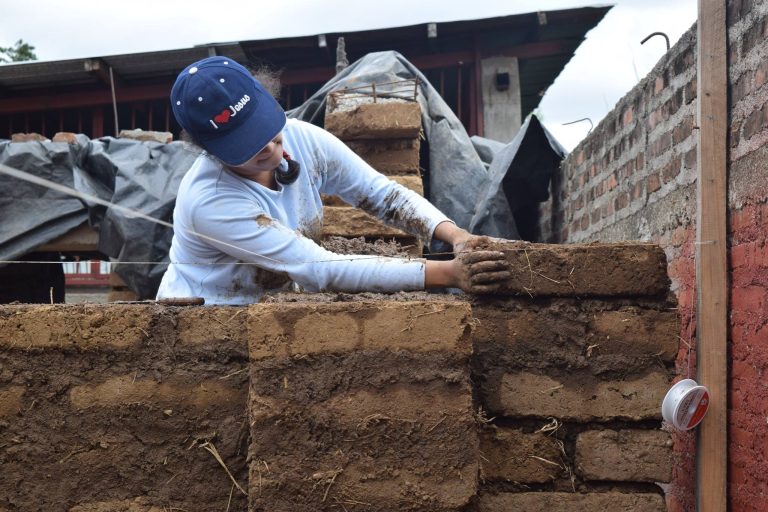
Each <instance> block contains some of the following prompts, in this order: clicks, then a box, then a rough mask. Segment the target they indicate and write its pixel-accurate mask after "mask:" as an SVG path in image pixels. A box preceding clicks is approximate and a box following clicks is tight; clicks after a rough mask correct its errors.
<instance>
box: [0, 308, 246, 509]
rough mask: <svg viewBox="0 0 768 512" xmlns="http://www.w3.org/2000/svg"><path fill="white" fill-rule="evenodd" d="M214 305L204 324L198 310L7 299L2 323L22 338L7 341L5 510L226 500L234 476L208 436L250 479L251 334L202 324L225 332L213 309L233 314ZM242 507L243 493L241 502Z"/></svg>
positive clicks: (0, 500) (0, 355) (1, 411)
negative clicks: (236, 335) (233, 336)
mask: <svg viewBox="0 0 768 512" xmlns="http://www.w3.org/2000/svg"><path fill="white" fill-rule="evenodd" d="M198 309H200V310H201V311H202V310H204V309H205V308H198ZM216 309H217V308H211V310H210V311H206V313H205V314H201V315H200V316H199V323H201V324H205V325H200V326H198V327H197V328H194V326H190V325H188V323H189V322H188V321H189V320H190V319H192V318H194V317H195V315H189V316H187V310H188V308H165V307H159V306H147V305H139V304H136V305H71V306H70V305H57V306H55V307H51V306H0V322H3V325H2V327H1V328H0V332H1V333H2V335H3V336H4V335H10V336H13V338H14V339H16V340H17V343H16V344H14V343H13V342H12V340H11V341H9V340H8V339H7V338H2V339H3V343H2V346H0V430H2V434H0V438H2V441H0V474H2V475H3V477H2V478H0V508H7V509H8V510H13V511H16V510H67V511H69V510H70V509H71V508H72V507H75V508H74V510H76V511H77V512H86V511H87V512H106V511H107V510H109V511H113V510H117V511H130V512H155V511H156V510H170V509H177V510H180V509H183V510H215V509H217V508H219V507H220V506H222V505H224V506H226V503H227V500H228V497H229V491H230V489H231V481H230V479H229V477H228V476H227V474H226V472H225V471H224V469H223V468H222V467H221V465H220V464H219V463H218V462H217V461H216V459H215V458H214V456H213V455H212V454H211V453H209V452H208V451H206V450H205V449H203V448H201V446H202V445H203V444H204V443H206V442H210V443H211V446H215V449H216V451H217V453H218V454H219V455H220V456H221V458H222V460H224V461H225V463H226V464H227V466H228V468H229V470H230V471H231V472H232V474H233V475H234V476H235V478H236V479H238V481H240V482H241V483H242V484H243V485H246V479H247V466H246V462H245V455H246V451H247V449H246V444H245V437H246V432H247V426H246V423H245V411H246V407H247V402H246V398H247V394H248V387H247V370H245V368H247V353H246V350H245V348H246V345H245V341H246V340H244V339H241V340H239V344H240V346H241V347H242V348H240V349H239V350H238V349H237V344H236V343H235V342H234V341H233V340H227V339H214V337H210V338H209V339H208V340H206V339H205V337H204V336H202V335H201V334H200V332H199V331H203V330H205V329H206V328H210V329H211V330H212V331H213V334H214V335H215V336H218V334H217V331H216V329H218V328H221V329H223V330H224V331H226V329H224V328H223V326H221V325H219V324H218V323H217V322H216V321H214V320H213V318H217V319H221V321H222V322H225V321H226V320H227V319H228V318H230V317H231V316H232V314H231V313H230V314H229V317H227V316H226V315H225V314H222V313H221V312H223V311H224V310H226V309H227V308H220V310H221V312H220V313H219V315H218V316H217V315H216V311H215V310H216ZM230 309H234V308H230ZM180 314H181V315H182V316H187V319H186V320H185V322H186V323H187V325H186V327H185V328H184V329H185V332H186V333H187V334H189V335H190V342H183V341H182V340H181V339H180V337H179V334H180V332H179V330H178V327H179V324H180V322H179V318H178V317H179V315H180ZM242 316H243V317H244V316H245V313H243V315H242ZM239 318H240V317H236V318H235V319H234V320H233V322H235V321H237V320H238V319H239ZM243 322H244V321H243ZM208 324H211V325H208ZM214 326H216V327H214ZM190 327H191V328H190ZM193 335H194V336H193ZM127 497H131V498H127ZM134 498H136V499H134ZM245 508H246V500H245V499H244V497H243V496H242V495H238V494H237V493H236V494H235V495H234V496H233V497H232V503H231V509H233V510H244V509H245Z"/></svg>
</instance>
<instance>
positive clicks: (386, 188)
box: [321, 132, 451, 243]
mask: <svg viewBox="0 0 768 512" xmlns="http://www.w3.org/2000/svg"><path fill="white" fill-rule="evenodd" d="M323 134H324V135H322V136H321V139H322V142H323V148H324V151H325V156H326V161H327V171H326V177H325V182H324V183H323V188H322V189H321V192H323V193H325V194H329V195H337V196H339V197H341V198H342V199H344V200H345V201H347V202H348V203H350V204H352V205H354V206H357V207H358V208H360V209H362V210H365V211H366V212H368V213H370V214H371V215H373V216H375V217H378V218H379V219H381V220H383V221H384V222H386V223H387V224H389V225H391V226H394V227H396V228H398V229H402V230H403V231H405V232H407V233H410V234H412V235H414V236H417V237H419V238H421V239H422V240H423V241H425V242H427V243H429V242H431V241H432V235H433V234H434V232H435V228H436V227H437V225H438V224H440V223H441V222H444V221H449V222H451V220H450V219H449V218H448V217H446V216H445V215H444V214H443V213H442V212H441V211H440V210H438V209H437V208H435V207H434V206H433V205H432V203H430V202H429V201H427V200H426V199H424V198H423V197H421V196H420V195H419V194H417V193H416V192H413V191H412V190H408V189H407V188H405V187H403V186H402V185H399V184H397V183H395V182H394V181H392V180H390V179H388V178H387V177H386V176H384V175H382V174H380V173H379V172H377V171H376V170H375V169H373V168H372V167H371V166H370V165H368V164H367V163H366V162H365V161H364V160H363V159H362V158H360V157H359V156H358V155H356V154H355V153H354V152H353V151H352V150H351V149H349V148H348V147H347V146H346V145H345V144H344V143H343V142H341V141H340V140H339V139H337V138H336V137H334V136H333V135H332V134H330V133H328V132H323Z"/></svg>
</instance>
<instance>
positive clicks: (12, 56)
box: [0, 39, 37, 62]
mask: <svg viewBox="0 0 768 512" xmlns="http://www.w3.org/2000/svg"><path fill="white" fill-rule="evenodd" d="M26 60H37V55H35V47H34V46H32V45H30V44H29V43H25V42H24V41H23V40H21V39H19V40H18V41H16V44H15V45H13V46H8V47H2V46H0V62H23V61H26Z"/></svg>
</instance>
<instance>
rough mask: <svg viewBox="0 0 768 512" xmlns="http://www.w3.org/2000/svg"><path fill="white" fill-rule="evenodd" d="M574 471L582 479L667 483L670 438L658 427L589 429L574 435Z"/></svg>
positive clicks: (668, 476)
mask: <svg viewBox="0 0 768 512" xmlns="http://www.w3.org/2000/svg"><path fill="white" fill-rule="evenodd" d="M575 461H576V471H577V473H578V474H579V475H581V476H582V477H583V478H584V479H585V480H607V481H613V482H669V481H670V480H671V479H672V438H671V436H670V435H669V434H668V433H667V432H662V431H661V430H591V431H587V432H582V433H581V434H579V435H578V437H577V438H576V457H575Z"/></svg>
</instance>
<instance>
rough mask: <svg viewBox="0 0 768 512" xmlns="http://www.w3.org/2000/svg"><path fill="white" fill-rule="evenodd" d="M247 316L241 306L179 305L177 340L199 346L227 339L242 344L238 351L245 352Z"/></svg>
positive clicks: (245, 310)
mask: <svg viewBox="0 0 768 512" xmlns="http://www.w3.org/2000/svg"><path fill="white" fill-rule="evenodd" d="M247 318H248V311H247V308H244V307H222V306H217V307H205V308H195V307H191V308H180V310H179V312H178V316H177V322H178V324H177V329H176V332H177V337H178V342H179V343H183V344H192V345H202V344H207V343H211V342H222V341H230V342H233V343H234V344H236V345H240V346H242V352H245V350H246V348H247V347H246V345H247V343H246V340H247V339H248V336H247V333H246V328H247V327H246V326H247V321H246V320H247ZM242 352H241V353H242Z"/></svg>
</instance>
